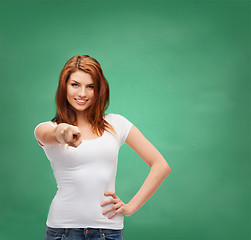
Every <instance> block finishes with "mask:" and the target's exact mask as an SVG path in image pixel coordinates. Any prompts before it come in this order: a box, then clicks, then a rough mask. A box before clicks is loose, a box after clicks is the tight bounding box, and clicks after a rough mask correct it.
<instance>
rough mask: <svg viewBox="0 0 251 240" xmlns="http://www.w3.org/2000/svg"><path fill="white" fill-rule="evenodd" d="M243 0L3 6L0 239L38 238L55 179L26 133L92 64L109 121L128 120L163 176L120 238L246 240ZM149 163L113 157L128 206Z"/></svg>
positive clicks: (131, 156)
mask: <svg viewBox="0 0 251 240" xmlns="http://www.w3.org/2000/svg"><path fill="white" fill-rule="evenodd" d="M250 10H251V9H250V2H249V1H202V0H201V1H140V0H136V1H99V0H95V1H50V2H49V1H37V2H36V1H34V2H31V1H1V2H0V22H1V24H0V49H1V54H0V63H1V64H0V68H1V138H0V144H1V162H0V172H1V174H0V178H1V189H0V190H1V198H0V202H1V204H0V209H1V211H0V212H1V214H0V215H1V217H0V226H1V228H0V239H5V240H14V239H24V240H28V239H32V240H34V239H43V238H44V234H45V221H46V217H47V213H48V210H49V206H50V202H51V200H52V198H53V196H54V194H55V192H56V182H55V179H54V176H53V172H52V169H51V166H50V163H49V161H48V160H47V158H46V156H45V154H44V152H43V149H42V148H41V147H39V145H38V144H37V142H36V140H35V138H34V135H33V131H34V127H35V126H36V125H37V124H38V123H40V122H42V121H48V120H51V119H52V117H53V116H54V114H55V109H56V105H55V102H54V98H55V92H56V87H57V83H58V78H59V73H60V71H61V69H62V67H63V65H64V64H65V62H66V61H67V60H68V59H69V58H70V57H72V56H74V55H84V54H88V55H90V56H92V57H94V58H96V59H97V60H98V61H99V62H100V64H101V66H102V68H103V71H104V74H105V76H106V78H107V80H108V82H109V84H110V91H111V98H110V106H109V109H108V110H107V113H109V112H112V113H119V114H121V115H124V116H125V117H126V118H128V119H129V120H130V121H131V122H132V123H133V124H134V125H135V126H137V127H138V128H139V129H140V130H141V132H142V133H143V134H144V135H145V136H146V137H147V138H148V139H149V140H150V141H151V142H152V143H153V144H154V145H155V147H156V148H157V149H158V150H159V151H160V152H161V154H162V155H163V156H164V157H165V159H166V160H167V162H168V164H169V165H170V167H171V169H172V172H171V173H170V175H169V176H168V177H167V178H166V180H165V181H164V182H163V184H162V185H161V186H160V188H159V189H158V190H157V192H156V193H155V194H154V195H153V197H152V198H151V199H150V200H149V201H148V202H147V203H146V204H145V205H144V206H143V207H142V208H140V209H139V210H138V211H137V212H136V213H135V214H134V215H132V216H130V217H125V228H124V239H125V240H141V239H142V240H143V239H144V240H152V239H160V240H163V239H167V240H185V239H186V240H190V239H191V240H202V239H203V240H222V239H228V240H232V239H233V240H235V239H243V240H246V239H250V237H251V236H250V230H249V229H250V96H249V93H250V70H249V67H250V40H251V39H250ZM149 171H150V168H149V166H148V165H147V164H146V163H145V162H144V161H143V160H142V159H141V158H140V157H139V156H138V155H137V154H136V153H135V152H134V151H133V150H132V149H131V148H130V147H129V146H128V145H126V144H125V145H123V146H122V147H121V149H120V154H119V164H118V172H117V180H116V191H117V194H118V195H119V196H120V198H121V199H122V200H123V201H124V202H128V201H129V200H130V199H131V198H132V197H133V196H134V194H136V192H137V191H138V190H139V188H140V186H141V185H142V183H143V182H144V180H145V178H146V177H147V175H148V173H149Z"/></svg>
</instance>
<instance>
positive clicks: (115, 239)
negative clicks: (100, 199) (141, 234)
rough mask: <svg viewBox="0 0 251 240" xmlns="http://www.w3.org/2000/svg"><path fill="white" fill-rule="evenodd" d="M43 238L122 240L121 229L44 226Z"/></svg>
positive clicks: (60, 239)
mask: <svg viewBox="0 0 251 240" xmlns="http://www.w3.org/2000/svg"><path fill="white" fill-rule="evenodd" d="M44 239H45V240H123V229H118V230H117V229H104V228H51V227H48V226H46V234H45V238H44Z"/></svg>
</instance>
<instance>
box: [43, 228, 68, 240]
mask: <svg viewBox="0 0 251 240" xmlns="http://www.w3.org/2000/svg"><path fill="white" fill-rule="evenodd" d="M63 235H64V234H63V233H62V231H61V232H59V231H57V229H56V228H50V227H46V234H45V238H44V239H45V240H61V239H63Z"/></svg>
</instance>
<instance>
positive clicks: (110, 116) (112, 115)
mask: <svg viewBox="0 0 251 240" xmlns="http://www.w3.org/2000/svg"><path fill="white" fill-rule="evenodd" d="M122 118H125V117H124V116H122V115H121V114H118V113H108V114H105V119H108V120H110V119H115V120H116V119H122Z"/></svg>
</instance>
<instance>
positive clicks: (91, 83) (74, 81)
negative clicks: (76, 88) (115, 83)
mask: <svg viewBox="0 0 251 240" xmlns="http://www.w3.org/2000/svg"><path fill="white" fill-rule="evenodd" d="M71 81H73V82H76V83H79V82H78V81H76V80H71ZM87 85H94V83H89V84H87Z"/></svg>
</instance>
